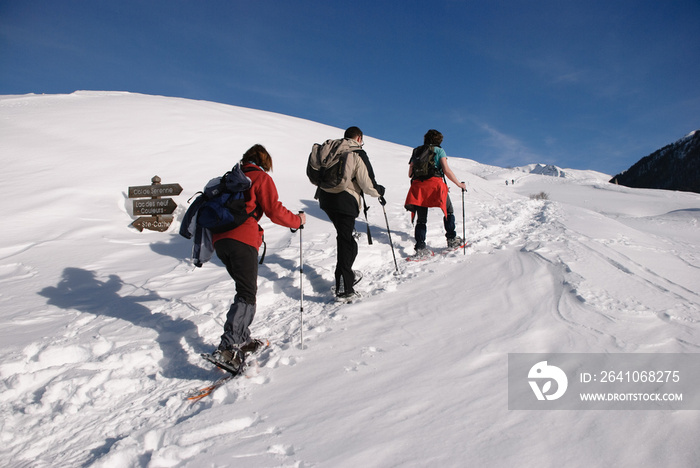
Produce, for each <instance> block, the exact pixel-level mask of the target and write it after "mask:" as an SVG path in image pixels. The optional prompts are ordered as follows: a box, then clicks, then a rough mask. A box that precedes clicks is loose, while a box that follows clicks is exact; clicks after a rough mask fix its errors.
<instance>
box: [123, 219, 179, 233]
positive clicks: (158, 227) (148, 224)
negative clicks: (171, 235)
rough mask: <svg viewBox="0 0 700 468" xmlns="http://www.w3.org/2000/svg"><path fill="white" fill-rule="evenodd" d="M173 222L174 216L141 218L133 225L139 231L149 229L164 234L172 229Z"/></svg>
mask: <svg viewBox="0 0 700 468" xmlns="http://www.w3.org/2000/svg"><path fill="white" fill-rule="evenodd" d="M172 222H173V217H172V216H148V217H144V216H141V217H140V218H137V219H136V221H134V222H133V223H131V225H132V226H133V227H135V228H136V229H138V230H139V231H143V230H144V229H148V230H149V231H158V232H163V231H166V230H167V229H168V228H169V227H170V224H171V223H172Z"/></svg>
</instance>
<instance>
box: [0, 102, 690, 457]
mask: <svg viewBox="0 0 700 468" xmlns="http://www.w3.org/2000/svg"><path fill="white" fill-rule="evenodd" d="M355 124H356V125H359V126H360V127H362V122H348V125H355ZM364 130H365V131H366V132H367V133H368V134H369V135H371V133H372V132H371V129H364ZM426 130H427V128H426ZM341 136H342V129H336V128H331V127H328V126H324V125H321V124H317V123H313V122H308V121H304V120H300V119H295V118H291V117H286V116H282V115H277V114H272V113H268V112H262V111H257V110H251V109H244V108H238V107H232V106H226V105H221V104H215V103H209V102H201V101H191V100H184V99H176V98H165V97H156V96H144V95H135V94H128V93H119V92H76V93H74V94H71V95H56V96H39V95H29V96H2V97H0V158H1V160H2V167H3V171H2V173H0V180H1V181H2V183H1V186H2V197H0V200H2V201H1V203H2V213H3V214H4V216H5V223H4V233H3V242H2V245H1V246H0V311H1V315H0V320H1V321H2V328H1V329H0V330H1V331H0V339H1V340H2V341H1V343H2V344H0V362H1V364H0V378H1V379H2V380H1V381H0V382H1V384H0V385H1V387H0V388H1V389H2V393H1V394H0V411H1V414H2V418H1V422H0V442H1V444H0V464H2V465H3V466H12V467H24V466H27V467H30V466H31V467H49V466H51V467H53V466H100V467H165V466H191V467H202V466H255V467H263V466H299V467H303V466H327V467H345V466H347V467H357V466H378V467H387V466H429V465H432V466H489V467H491V466H493V467H511V466H533V467H534V466H537V467H541V466H567V467H572V466H581V467H583V466H586V467H588V466H634V467H637V466H674V467H681V466H688V467H690V466H698V464H700V453H699V452H700V451H699V449H698V442H697V441H698V435H699V433H700V429H698V428H699V424H698V423H699V420H698V413H697V411H509V410H508V406H507V396H508V387H507V356H508V353H521V352H560V353H563V352H581V353H620V352H626V353H627V352H629V353H634V352H664V353H697V352H698V346H699V345H700V328H699V325H698V321H699V320H700V296H699V295H698V291H700V272H699V268H700V253H699V252H700V250H699V247H700V236H699V235H698V220H699V219H700V196H698V195H697V194H690V193H681V192H665V191H656V190H636V189H629V188H625V187H619V186H615V185H611V184H609V183H607V182H606V180H608V179H609V178H610V177H609V176H608V175H605V174H600V173H596V172H593V171H577V170H571V169H565V170H564V174H565V177H549V176H544V175H533V174H529V170H528V169H527V168H520V169H519V168H514V169H504V168H499V167H493V166H485V165H482V164H479V163H478V162H476V161H474V160H478V155H451V156H464V157H468V158H471V159H462V158H457V157H451V158H450V160H449V161H450V165H451V167H452V169H453V170H454V172H455V173H456V174H457V176H458V177H459V178H460V179H462V180H465V181H467V184H468V187H469V191H468V193H467V195H466V198H465V202H466V203H465V211H466V226H465V227H466V232H467V238H468V239H469V240H470V242H471V245H470V246H469V248H468V249H467V251H466V255H464V254H463V252H461V251H460V252H457V253H454V254H450V255H447V256H444V257H443V256H440V255H438V256H436V257H435V259H433V260H431V261H427V262H422V263H410V262H405V261H404V260H403V258H404V257H405V256H406V255H408V254H410V253H412V250H413V249H412V247H413V240H412V226H411V223H410V218H409V215H408V213H407V212H406V211H405V210H404V208H403V200H404V197H405V194H406V191H407V190H408V183H409V181H408V178H407V177H406V173H407V159H408V156H409V155H410V148H408V147H405V146H400V145H397V144H393V143H388V142H384V141H379V140H376V139H373V138H371V137H369V136H368V137H367V138H366V144H365V149H366V150H367V152H368V154H369V155H370V158H371V160H372V162H373V164H374V168H375V171H376V173H377V179H378V181H379V183H381V184H383V185H385V186H386V187H387V194H386V199H387V200H388V204H387V205H386V212H387V215H388V219H389V223H390V228H391V239H392V241H393V245H394V247H395V249H396V255H397V257H398V265H399V269H400V272H399V274H396V272H395V266H394V261H393V258H392V252H391V249H390V244H389V237H388V233H387V230H386V223H385V220H384V214H383V212H382V209H381V207H380V205H379V204H378V203H377V202H376V200H374V199H372V201H371V202H370V203H371V206H372V208H371V209H370V211H369V224H370V226H371V229H372V235H373V238H374V244H373V245H371V246H369V245H367V240H366V236H365V235H364V231H365V223H364V219H363V218H360V219H358V222H357V229H358V231H359V232H360V233H362V237H361V238H360V240H359V243H360V254H359V257H358V260H357V263H356V268H357V269H360V270H362V271H363V272H364V275H365V278H364V279H363V281H362V282H361V283H360V285H358V289H359V290H361V291H362V292H363V293H364V295H365V298H364V299H363V300H362V301H361V302H358V303H354V304H347V305H342V306H341V305H337V304H335V303H333V302H332V301H331V293H330V287H331V284H332V282H333V281H332V278H333V267H334V263H335V239H334V236H335V234H334V231H333V229H332V226H331V225H330V223H329V222H328V221H327V219H326V217H325V215H324V214H323V213H322V212H321V211H320V210H319V208H318V205H317V203H316V202H315V201H314V200H313V193H314V190H313V187H312V186H311V185H310V184H309V183H308V181H307V180H306V177H305V164H306V158H307V157H308V154H309V151H310V148H311V145H312V143H314V142H321V141H324V140H325V139H328V138H339V137H341ZM421 141H422V135H416V141H415V144H416V145H418V144H420V143H421ZM449 141H450V135H446V136H445V143H444V147H445V149H446V151H447V153H448V155H450V150H449V147H450V145H449ZM255 143H261V144H263V145H265V146H266V147H267V149H268V150H269V151H270V153H271V154H272V156H273V159H274V172H273V173H272V176H273V178H274V180H275V182H276V184H277V187H278V190H279V192H280V198H281V200H282V201H283V203H284V204H285V205H286V206H287V207H288V208H289V209H291V210H293V211H296V210H302V209H303V210H305V211H306V213H307V215H308V224H307V227H306V228H305V229H304V231H303V258H304V275H303V282H304V283H303V286H304V287H303V289H304V344H305V349H300V346H299V344H300V342H299V341H300V294H299V292H300V287H299V286H300V273H299V266H300V265H299V257H300V252H299V249H300V246H299V235H300V234H299V233H296V234H295V233H291V232H290V230H289V229H286V228H282V227H279V226H274V225H272V224H271V223H270V222H269V220H267V219H264V221H263V222H262V225H263V227H264V228H265V230H266V240H267V244H268V251H267V258H266V260H265V263H264V265H262V266H261V267H260V277H259V293H258V312H257V317H256V320H255V322H254V324H253V327H252V328H253V333H254V334H255V335H258V336H265V337H268V338H269V339H270V341H271V343H272V344H271V347H270V348H269V349H268V350H266V351H265V352H263V353H262V355H261V356H260V359H259V361H258V365H257V366H254V367H252V368H251V369H250V370H249V372H248V375H247V376H246V378H241V379H238V380H235V381H233V382H230V383H228V384H227V385H226V386H224V387H222V388H220V389H219V390H218V391H217V392H215V393H214V394H213V395H212V396H211V397H209V398H208V399H205V400H202V401H200V402H195V403H191V402H189V401H185V400H184V398H183V397H184V395H185V394H186V392H187V391H188V390H190V389H192V388H196V387H199V386H202V385H205V384H206V383H207V382H210V381H211V380H212V379H214V378H216V377H217V376H218V375H220V374H219V373H218V372H217V371H215V370H212V369H211V367H210V366H208V365H207V364H206V363H204V362H202V361H201V360H200V359H199V358H198V356H197V353H199V352H203V351H209V350H211V349H212V348H213V346H215V344H217V343H218V337H219V335H220V334H221V326H222V320H223V318H224V314H225V311H226V310H227V308H228V304H229V302H230V301H231V299H232V296H233V287H232V282H231V280H230V279H229V277H228V275H227V273H226V271H225V269H224V268H223V267H222V266H221V264H220V263H219V262H218V261H214V262H212V263H209V264H206V265H205V266H204V267H203V268H201V269H197V268H194V267H193V266H192V265H191V263H189V262H188V260H187V256H188V254H189V250H190V243H189V241H186V240H185V239H182V238H180V237H179V236H178V235H177V228H178V226H179V223H177V222H176V223H174V224H173V226H172V227H171V228H170V230H168V231H167V232H165V233H158V232H150V231H144V232H138V231H136V230H135V229H133V228H131V227H129V223H130V222H131V221H132V220H133V217H132V216H131V208H130V206H131V200H128V199H127V198H126V191H127V188H128V187H129V186H134V185H147V184H148V183H150V179H151V177H153V176H154V175H158V176H160V177H161V178H162V180H163V183H180V184H181V185H182V186H183V187H184V192H183V193H182V194H181V195H180V196H178V197H176V201H177V203H178V204H179V207H178V210H177V211H176V216H179V217H181V216H182V214H183V212H184V209H186V205H187V199H188V198H189V197H190V196H191V195H192V194H193V193H194V192H196V191H197V190H200V189H201V187H203V185H204V184H205V183H206V182H207V181H208V180H209V179H210V178H211V177H214V176H216V175H219V174H221V173H223V172H224V171H226V170H227V169H229V168H230V167H231V166H232V165H233V164H234V163H235V162H236V161H237V160H238V159H239V158H240V155H241V154H242V153H243V152H244V151H245V150H246V149H247V148H249V147H250V146H252V145H253V144H255ZM506 180H508V181H511V180H515V184H512V183H509V184H508V185H506V184H505V183H504V181H506ZM541 192H545V193H546V194H547V196H548V199H547V200H533V199H531V198H530V195H534V194H538V193H541ZM451 194H452V200H453V203H454V205H455V208H456V211H457V217H458V231H460V232H461V229H462V224H461V215H462V202H461V196H460V193H459V192H457V190H456V189H455V187H454V186H453V187H452V190H451ZM428 222H429V226H428V227H429V231H428V243H429V244H431V245H432V246H434V247H442V246H443V244H444V237H443V231H442V223H441V221H440V215H439V212H438V211H437V210H435V211H432V210H431V212H430V215H429V220H428Z"/></svg>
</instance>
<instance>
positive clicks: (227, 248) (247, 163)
mask: <svg viewBox="0 0 700 468" xmlns="http://www.w3.org/2000/svg"><path fill="white" fill-rule="evenodd" d="M241 167H242V169H243V171H244V172H245V174H246V175H247V176H248V177H249V178H250V180H251V187H250V190H249V192H248V195H247V196H246V211H247V212H248V213H252V215H251V216H250V217H249V218H248V219H247V220H246V221H245V222H244V223H243V224H241V225H240V226H238V227H236V228H234V229H232V230H230V231H225V232H222V233H219V234H213V239H212V240H213V242H214V249H215V250H216V255H217V256H218V257H219V258H220V259H221V261H222V262H223V263H224V265H225V266H226V270H228V272H229V274H230V275H231V278H233V281H234V282H235V284H236V296H235V297H234V299H233V304H232V305H231V307H230V308H229V311H228V314H227V315H226V323H225V324H224V334H223V335H222V336H221V343H220V344H219V347H218V349H217V350H216V351H214V353H213V356H214V358H216V359H217V360H218V361H222V362H224V363H225V364H227V365H228V366H230V367H231V368H233V369H238V370H240V369H241V367H242V366H243V364H244V360H245V355H246V354H247V353H251V352H255V351H256V350H257V348H258V347H259V346H260V345H261V344H262V343H261V342H260V341H259V340H255V339H252V338H251V336H250V329H249V328H248V327H249V326H250V324H251V323H252V322H253V318H254V317H255V299H256V295H257V292H258V249H259V248H260V246H261V245H262V243H263V229H262V228H261V227H260V225H259V224H258V221H259V220H260V218H262V215H263V214H265V215H266V216H267V217H268V218H270V221H272V222H273V223H275V224H278V225H280V226H285V227H288V228H291V229H298V228H300V227H301V226H302V225H303V224H304V223H306V216H305V215H304V214H303V213H300V214H296V213H292V212H291V211H289V210H288V209H287V208H285V207H284V205H282V203H281V202H280V201H279V198H278V195H277V187H275V183H274V182H273V180H272V177H270V176H269V175H268V174H267V173H268V172H269V171H271V170H272V158H271V157H270V154H269V153H268V152H267V150H266V149H265V148H264V147H263V146H262V145H255V146H253V147H252V148H250V149H249V150H248V151H246V153H245V154H244V155H243V158H242V159H241Z"/></svg>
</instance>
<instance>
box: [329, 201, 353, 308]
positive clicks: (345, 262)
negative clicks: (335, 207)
mask: <svg viewBox="0 0 700 468" xmlns="http://www.w3.org/2000/svg"><path fill="white" fill-rule="evenodd" d="M326 214H327V215H328V218H330V220H331V222H332V223H333V226H335V231H336V234H337V236H336V241H337V249H338V261H337V263H336V266H335V291H336V294H337V293H338V292H339V291H340V290H341V288H340V285H341V280H342V283H343V291H344V293H345V294H350V293H353V292H354V289H353V283H354V282H355V273H353V272H352V265H353V263H355V258H356V257H357V242H356V241H355V238H354V237H353V235H352V234H353V231H354V230H355V216H352V215H347V214H343V213H338V212H334V211H326Z"/></svg>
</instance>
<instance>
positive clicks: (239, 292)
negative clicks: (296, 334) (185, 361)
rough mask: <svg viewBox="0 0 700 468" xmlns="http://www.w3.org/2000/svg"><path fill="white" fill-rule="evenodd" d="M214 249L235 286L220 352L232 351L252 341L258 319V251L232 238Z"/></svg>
mask: <svg viewBox="0 0 700 468" xmlns="http://www.w3.org/2000/svg"><path fill="white" fill-rule="evenodd" d="M214 248H215V249H216V255H217V256H218V257H219V258H220V259H221V261H222V262H223V263H224V265H225V266H226V270H227V271H228V273H229V275H231V278H233V281H234V283H235V284H236V296H235V297H234V299H233V304H231V307H230V308H229V311H228V313H227V314H226V323H225V324H224V334H223V335H221V344H220V345H219V349H230V348H232V347H233V346H238V345H241V344H243V343H245V342H247V341H248V340H250V329H249V327H250V324H251V323H253V318H255V296H256V294H257V292H258V249H256V248H255V247H253V246H250V245H248V244H244V243H243V242H239V241H237V240H233V239H221V240H219V241H218V242H217V243H216V244H215V245H214Z"/></svg>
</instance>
